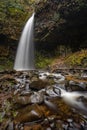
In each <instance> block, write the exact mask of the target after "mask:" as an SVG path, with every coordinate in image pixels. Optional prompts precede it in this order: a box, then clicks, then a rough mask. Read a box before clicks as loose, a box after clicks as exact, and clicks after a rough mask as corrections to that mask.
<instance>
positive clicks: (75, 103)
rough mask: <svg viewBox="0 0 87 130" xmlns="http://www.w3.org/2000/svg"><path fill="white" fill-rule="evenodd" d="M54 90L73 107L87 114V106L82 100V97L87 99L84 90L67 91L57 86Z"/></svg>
mask: <svg viewBox="0 0 87 130" xmlns="http://www.w3.org/2000/svg"><path fill="white" fill-rule="evenodd" d="M54 91H55V92H56V94H58V95H60V97H61V98H62V99H63V100H64V101H65V102H66V103H67V104H68V105H70V106H71V107H73V108H75V109H76V110H79V111H80V112H82V113H83V114H86V115H87V106H86V105H84V103H83V102H82V101H80V100H79V99H80V98H85V99H87V93H82V92H67V91H65V90H64V89H61V88H59V87H57V86H56V87H55V88H54Z"/></svg>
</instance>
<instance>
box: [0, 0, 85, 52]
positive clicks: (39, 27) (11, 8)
mask: <svg viewBox="0 0 87 130" xmlns="http://www.w3.org/2000/svg"><path fill="white" fill-rule="evenodd" d="M0 10H1V11H0V15H1V18H0V43H2V44H3V43H4V42H7V39H8V41H11V40H17V41H18V40H19V37H20V35H21V32H22V29H23V27H24V24H25V22H26V21H27V19H28V18H29V17H30V16H31V14H32V12H33V11H34V10H35V12H36V15H35V42H36V43H38V44H41V46H44V47H45V46H47V48H49V46H50V47H51V48H52V49H53V47H54V48H55V47H56V46H58V45H64V46H69V47H71V48H72V50H77V49H78V48H84V47H87V1H86V0H38V1H35V0H30V1H28V0H12V1H11V0H9V1H8V2H7V1H4V2H3V0H1V1H0ZM5 39H6V40H5Z"/></svg>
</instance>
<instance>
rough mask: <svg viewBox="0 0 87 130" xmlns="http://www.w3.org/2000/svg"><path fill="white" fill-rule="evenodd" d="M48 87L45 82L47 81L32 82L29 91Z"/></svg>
mask: <svg viewBox="0 0 87 130" xmlns="http://www.w3.org/2000/svg"><path fill="white" fill-rule="evenodd" d="M48 85H49V82H47V81H43V80H37V81H33V82H32V83H31V84H30V89H33V90H41V89H43V88H46V87H47V86H48Z"/></svg>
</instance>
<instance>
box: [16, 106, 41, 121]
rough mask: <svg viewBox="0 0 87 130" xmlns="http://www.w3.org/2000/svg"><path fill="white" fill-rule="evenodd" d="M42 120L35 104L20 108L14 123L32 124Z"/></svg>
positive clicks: (39, 110) (38, 108)
mask: <svg viewBox="0 0 87 130" xmlns="http://www.w3.org/2000/svg"><path fill="white" fill-rule="evenodd" d="M40 119H43V113H42V111H41V109H40V107H39V106H38V105H37V104H33V105H28V106H27V107H25V108H24V109H23V108H22V109H21V110H20V111H19V113H18V115H17V116H16V117H15V120H14V122H15V123H18V122H33V121H38V120H40Z"/></svg>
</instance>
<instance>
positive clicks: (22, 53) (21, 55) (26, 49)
mask: <svg viewBox="0 0 87 130" xmlns="http://www.w3.org/2000/svg"><path fill="white" fill-rule="evenodd" d="M33 27H34V13H33V15H32V16H31V18H30V19H29V20H28V21H27V23H26V25H25V27H24V29H23V32H22V35H21V38H20V41H19V46H18V50H17V54H16V59H15V64H14V69H15V70H17V71H22V70H34V43H33V39H34V38H33V36H34V35H33Z"/></svg>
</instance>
